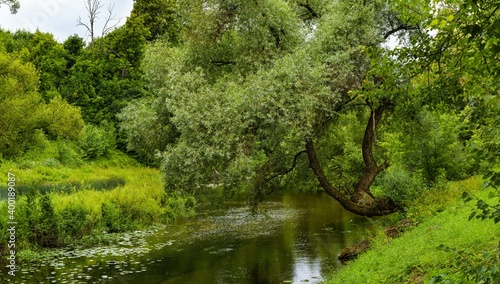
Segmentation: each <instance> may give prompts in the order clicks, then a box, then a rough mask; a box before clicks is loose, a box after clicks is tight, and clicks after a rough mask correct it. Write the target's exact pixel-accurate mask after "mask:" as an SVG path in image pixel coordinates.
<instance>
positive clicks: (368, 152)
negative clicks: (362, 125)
mask: <svg viewBox="0 0 500 284" xmlns="http://www.w3.org/2000/svg"><path fill="white" fill-rule="evenodd" d="M383 112H384V106H383V105H381V106H379V107H378V108H377V109H375V110H372V112H371V116H370V118H369V120H368V124H367V126H366V129H365V135H364V139H363V145H362V152H363V160H364V162H365V170H364V172H363V175H362V176H361V178H360V179H359V181H358V183H357V184H356V186H355V188H354V193H353V195H352V196H346V195H345V194H344V193H342V192H341V191H340V190H339V189H338V188H335V187H334V186H333V185H332V184H331V183H330V181H329V180H328V178H327V176H326V175H325V173H324V171H323V168H322V167H321V164H320V162H319V160H318V157H317V156H316V150H315V149H314V144H313V141H312V140H311V139H309V140H307V141H306V152H307V156H308V158H309V165H310V167H311V169H312V170H313V172H314V174H315V175H316V178H317V179H318V181H319V183H320V185H321V187H323V189H324V190H325V191H326V192H327V193H328V194H329V195H330V196H332V197H333V198H335V199H336V200H337V201H338V202H339V203H340V204H341V205H342V207H344V208H345V209H346V210H348V211H351V212H353V213H356V214H359V215H362V216H367V217H372V216H383V215H387V214H391V213H394V212H395V211H397V210H398V208H397V207H396V206H395V205H394V204H393V203H392V201H390V200H387V199H382V198H375V197H374V196H373V194H372V193H371V192H370V187H371V185H372V183H373V180H374V179H375V177H376V176H377V174H378V173H380V172H381V171H383V170H384V169H386V168H387V167H388V166H389V164H388V163H387V162H384V163H383V164H381V165H377V163H376V161H375V158H374V156H373V144H374V139H375V132H376V127H377V124H378V122H379V121H380V119H381V118H382V114H383Z"/></svg>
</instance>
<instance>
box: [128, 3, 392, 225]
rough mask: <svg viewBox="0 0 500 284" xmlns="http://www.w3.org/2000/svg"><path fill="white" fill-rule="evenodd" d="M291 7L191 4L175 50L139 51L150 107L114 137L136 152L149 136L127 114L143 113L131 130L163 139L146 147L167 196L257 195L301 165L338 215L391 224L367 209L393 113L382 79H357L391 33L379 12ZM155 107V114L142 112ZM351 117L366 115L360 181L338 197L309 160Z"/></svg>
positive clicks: (361, 7) (140, 107)
mask: <svg viewBox="0 0 500 284" xmlns="http://www.w3.org/2000/svg"><path fill="white" fill-rule="evenodd" d="M299 2H300V1H284V0H260V1H242V0H233V1H216V0H213V1H198V2H196V3H194V2H193V1H191V2H190V5H188V6H189V10H188V12H186V11H184V12H183V13H185V14H186V15H189V17H188V18H189V19H190V21H188V22H187V23H186V25H185V28H184V30H183V35H182V44H180V45H179V46H176V47H171V46H170V45H169V44H168V43H163V42H157V43H155V44H153V45H151V46H150V47H149V50H148V52H147V56H146V73H147V75H148V77H149V80H150V82H151V88H152V89H153V90H154V92H155V95H156V96H155V98H150V99H143V100H142V101H139V102H136V103H135V104H131V105H130V106H129V107H128V108H127V109H126V110H125V111H124V112H123V113H122V116H121V118H122V120H123V122H122V127H123V128H124V129H125V130H126V131H128V133H129V135H135V136H134V137H135V138H136V139H135V140H134V141H136V142H134V141H130V142H131V143H130V144H129V146H130V147H131V148H135V149H137V148H140V147H142V146H143V145H141V144H140V143H137V141H145V140H146V139H138V137H137V136H138V135H139V133H143V135H146V136H147V135H148V133H149V132H148V131H140V129H139V128H137V125H140V124H138V123H137V121H135V119H137V117H138V116H137V115H134V113H135V112H136V111H138V112H141V113H142V114H146V113H147V111H145V108H148V106H150V107H149V109H150V112H149V116H146V117H145V116H141V117H140V119H143V120H145V121H146V122H147V123H148V125H154V124H155V123H158V124H160V125H163V128H162V127H160V128H157V129H159V130H158V131H165V133H164V134H165V135H167V136H168V137H171V138H172V140H171V143H167V144H161V143H150V144H149V145H152V146H153V147H152V148H151V149H150V152H153V151H155V150H159V151H160V153H161V158H162V168H163V172H164V173H165V183H166V189H167V190H189V189H192V188H197V187H204V186H207V185H223V186H225V187H228V188H231V187H236V186H238V185H241V184H251V185H252V187H253V188H254V189H256V190H257V191H259V189H262V188H264V187H266V186H267V185H269V184H272V183H279V182H280V180H281V179H282V178H283V177H284V176H286V175H287V174H289V173H290V172H292V171H293V170H294V168H295V166H297V164H298V163H299V162H301V161H304V159H305V160H306V161H308V163H309V165H310V168H311V169H312V170H313V172H314V175H315V176H316V178H317V180H318V182H319V184H320V185H321V187H322V188H323V189H324V190H325V191H326V192H327V193H328V194H329V195H331V196H332V197H333V198H335V199H336V200H338V201H339V202H340V204H342V206H343V207H344V208H346V209H347V210H349V211H352V212H354V213H357V214H360V215H365V216H376V215H384V214H389V213H392V212H394V211H395V210H397V208H396V206H395V205H394V204H393V203H392V202H391V201H390V200H387V199H384V198H375V197H374V196H373V194H372V193H371V192H370V187H371V184H372V182H373V180H374V178H375V177H376V176H377V174H379V173H380V172H381V171H383V170H384V169H385V168H386V167H387V166H388V163H387V162H385V161H383V160H382V159H381V157H379V156H377V155H375V154H374V149H373V147H374V143H375V141H376V132H377V125H378V124H379V123H380V121H381V120H382V118H383V116H384V113H386V112H387V110H388V109H390V108H391V107H393V104H392V103H391V97H390V95H389V94H388V93H384V91H383V90H382V89H383V86H382V85H383V79H381V78H377V76H374V75H373V76H372V75H370V76H368V72H369V70H370V66H371V64H372V63H371V59H370V56H369V54H370V53H373V54H376V52H372V51H373V50H378V49H379V48H380V47H379V46H380V43H381V42H383V41H384V40H385V37H384V35H387V33H388V31H390V30H394V27H391V26H390V25H387V23H386V22H384V21H383V19H386V17H382V16H381V15H382V13H383V9H384V5H382V4H378V3H374V4H366V3H365V4H363V3H359V2H358V1H332V2H331V3H327V1H323V2H321V1H314V3H315V5H307V6H304V5H305V4H302V5H300V4H301V3H299ZM370 50H372V51H370ZM368 51H370V52H368ZM364 87H365V89H364V90H363V88H364ZM145 100H147V102H146V101H145ZM155 103H156V104H158V103H159V104H161V106H160V107H157V106H155V107H151V105H154V104H155ZM352 108H359V109H360V112H365V113H367V115H366V121H365V123H366V125H365V127H364V130H360V131H362V132H363V137H364V138H363V139H362V141H361V143H360V144H359V153H360V155H362V159H363V169H362V171H361V172H360V173H359V175H358V179H357V181H356V182H354V183H351V184H348V185H346V186H343V187H339V186H337V185H336V184H335V183H332V182H331V180H332V178H331V176H330V173H327V172H326V171H325V169H324V166H323V165H322V161H321V157H320V156H321V155H319V154H318V153H317V151H318V150H319V151H322V152H323V151H327V150H328V149H316V146H315V144H316V143H317V142H318V141H319V139H321V138H323V137H325V135H326V134H327V133H328V129H329V127H332V126H333V127H335V125H336V122H337V118H338V117H339V116H341V115H343V114H344V112H345V111H347V110H348V109H352ZM165 118H168V122H165ZM168 133H170V134H174V135H168ZM165 135H156V136H154V137H151V138H153V139H154V138H155V137H156V139H158V137H165ZM146 138H147V137H146ZM154 145H162V147H161V148H160V149H158V148H155V147H154Z"/></svg>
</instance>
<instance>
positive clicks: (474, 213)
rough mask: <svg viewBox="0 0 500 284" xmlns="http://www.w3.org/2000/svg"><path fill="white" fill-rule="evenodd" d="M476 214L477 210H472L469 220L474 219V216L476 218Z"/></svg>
mask: <svg viewBox="0 0 500 284" xmlns="http://www.w3.org/2000/svg"><path fill="white" fill-rule="evenodd" d="M474 216H476V211H474V212H472V213H471V214H470V216H469V221H470V220H472V218H474Z"/></svg>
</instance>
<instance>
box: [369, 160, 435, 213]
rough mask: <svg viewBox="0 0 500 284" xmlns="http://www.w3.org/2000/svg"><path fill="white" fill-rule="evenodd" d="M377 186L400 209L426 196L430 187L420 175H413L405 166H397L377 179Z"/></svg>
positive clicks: (390, 168) (393, 166)
mask: <svg viewBox="0 0 500 284" xmlns="http://www.w3.org/2000/svg"><path fill="white" fill-rule="evenodd" d="M377 185H378V186H380V188H381V189H382V190H383V193H384V194H385V195H387V196H388V197H390V198H391V200H392V201H394V202H395V203H396V204H398V205H399V206H400V207H405V206H406V205H407V203H409V202H411V201H412V200H413V199H414V198H416V197H417V196H420V195H425V194H426V191H427V190H428V189H429V186H428V185H427V184H426V182H425V179H424V178H423V177H422V175H421V174H419V173H412V172H410V171H408V169H406V168H405V167H404V166H402V165H400V164H395V165H392V166H391V167H389V169H387V170H386V171H385V172H384V173H383V174H382V175H381V176H380V177H378V178H377Z"/></svg>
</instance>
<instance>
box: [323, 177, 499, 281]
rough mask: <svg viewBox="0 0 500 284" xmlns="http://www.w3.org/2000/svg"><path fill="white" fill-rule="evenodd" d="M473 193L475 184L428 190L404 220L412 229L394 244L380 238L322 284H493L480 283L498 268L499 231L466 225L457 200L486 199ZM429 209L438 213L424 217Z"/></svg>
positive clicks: (490, 224) (488, 225) (467, 209)
mask: <svg viewBox="0 0 500 284" xmlns="http://www.w3.org/2000/svg"><path fill="white" fill-rule="evenodd" d="M479 181H480V180H479ZM456 187H458V188H457V189H455V188H456ZM464 187H465V188H464ZM479 188H480V184H479V183H478V180H477V179H474V180H473V181H468V182H454V183H450V184H449V188H448V189H447V190H446V191H445V192H444V193H443V192H442V191H441V192H439V193H435V192H436V191H435V190H430V191H429V194H426V195H422V196H421V197H420V198H416V199H415V200H414V202H413V203H412V204H409V211H411V212H412V214H414V215H412V216H410V218H412V219H414V220H415V219H416V220H419V224H418V226H417V227H415V228H413V229H412V230H410V231H407V232H405V233H404V234H403V235H402V236H400V237H398V238H396V239H388V238H387V237H385V235H384V233H383V232H380V235H379V236H377V237H376V238H375V240H374V241H373V245H372V247H371V249H370V250H369V251H367V252H366V253H364V254H362V255H361V256H360V257H359V258H358V259H357V260H354V261H353V262H351V263H349V265H347V266H346V267H343V268H342V269H341V270H339V271H338V272H336V273H335V274H333V275H332V276H331V277H330V278H329V279H328V280H327V281H325V283H420V282H423V283H429V281H437V280H438V279H442V280H443V282H436V283H495V282H480V281H481V279H485V278H487V277H490V281H492V280H491V279H495V278H491V276H494V275H495V274H494V273H498V272H496V270H495V269H491V270H489V269H488V268H494V267H498V237H499V233H500V231H499V230H498V229H497V228H496V226H497V225H495V224H493V222H487V223H485V222H481V221H479V220H472V221H471V222H467V221H466V220H467V217H468V216H469V212H470V209H471V207H470V206H464V205H463V202H462V201H461V198H460V195H461V192H462V191H463V190H464V189H467V190H469V191H473V192H476V193H477V194H478V196H480V197H481V198H487V192H486V191H481V192H478V191H477V190H478V189H479ZM443 199H444V200H443ZM422 203H425V204H422ZM433 207H434V208H440V209H439V211H434V212H433V213H432V214H429V212H427V210H429V209H430V208H433ZM443 244H445V245H444V246H443ZM445 247H450V248H460V249H456V250H453V249H451V250H450V249H444V248H445ZM485 253H486V254H487V258H485ZM476 268H478V270H477V274H476ZM432 279H434V280H432ZM445 279H446V280H448V282H446V281H444V280H445ZM495 281H496V279H495Z"/></svg>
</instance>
